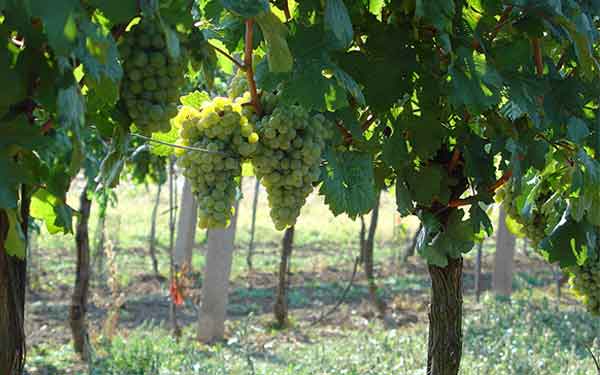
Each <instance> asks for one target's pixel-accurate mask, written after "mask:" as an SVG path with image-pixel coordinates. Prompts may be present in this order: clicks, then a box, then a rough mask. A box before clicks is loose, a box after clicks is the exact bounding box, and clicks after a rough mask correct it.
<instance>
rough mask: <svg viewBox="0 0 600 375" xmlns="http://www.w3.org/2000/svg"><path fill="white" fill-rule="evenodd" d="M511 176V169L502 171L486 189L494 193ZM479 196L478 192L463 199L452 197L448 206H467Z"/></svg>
mask: <svg viewBox="0 0 600 375" xmlns="http://www.w3.org/2000/svg"><path fill="white" fill-rule="evenodd" d="M511 177H512V171H510V170H508V171H506V172H504V174H503V175H502V177H500V178H499V179H498V180H497V181H496V182H494V183H493V184H492V185H491V186H490V187H489V188H488V191H489V192H491V193H495V192H496V190H498V189H500V187H501V186H502V185H504V184H505V183H506V182H507V181H508V180H509V179H510V178H511ZM478 198H479V195H478V194H475V195H472V196H470V197H468V198H463V199H452V200H451V201H450V202H448V207H452V208H457V207H461V206H468V205H470V204H473V203H474V202H475V201H477V199H478Z"/></svg>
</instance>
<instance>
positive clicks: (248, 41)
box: [244, 19, 262, 117]
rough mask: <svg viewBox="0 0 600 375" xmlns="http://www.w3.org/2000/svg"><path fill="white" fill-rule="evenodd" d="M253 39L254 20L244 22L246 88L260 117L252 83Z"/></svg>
mask: <svg viewBox="0 0 600 375" xmlns="http://www.w3.org/2000/svg"><path fill="white" fill-rule="evenodd" d="M253 38H254V20H252V19H247V20H246V35H245V46H244V67H245V71H246V77H247V79H248V86H249V87H250V95H251V97H252V105H253V106H254V110H255V111H256V115H257V116H258V117H261V115H262V107H261V105H260V98H259V97H258V90H256V81H254V69H253V68H252V52H253V50H254V48H253V46H252V43H253Z"/></svg>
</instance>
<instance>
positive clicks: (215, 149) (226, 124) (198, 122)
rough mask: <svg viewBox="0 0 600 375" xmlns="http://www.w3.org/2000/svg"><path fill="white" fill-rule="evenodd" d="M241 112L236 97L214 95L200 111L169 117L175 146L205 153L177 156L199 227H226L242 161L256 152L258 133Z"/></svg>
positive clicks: (188, 152) (185, 110) (189, 109)
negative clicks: (176, 134) (195, 206)
mask: <svg viewBox="0 0 600 375" xmlns="http://www.w3.org/2000/svg"><path fill="white" fill-rule="evenodd" d="M241 111H242V106H241V99H239V100H236V101H232V100H231V99H230V98H223V97H217V98H214V99H213V100H212V101H210V102H206V103H204V105H203V106H202V107H201V109H200V110H196V109H194V108H192V107H188V106H184V107H182V108H181V109H180V111H179V113H178V114H177V117H175V118H174V119H173V122H174V123H175V124H176V125H177V126H179V128H180V133H179V136H180V140H179V143H180V144H181V145H183V146H190V147H193V148H197V149H202V150H205V151H199V150H184V151H183V152H181V153H180V156H181V157H180V158H179V165H180V166H181V167H182V168H184V173H183V174H184V175H185V176H186V177H187V178H188V179H189V181H190V182H191V185H192V192H193V193H194V194H195V195H196V197H197V198H198V203H199V212H198V218H199V220H198V225H199V227H200V228H225V227H227V226H228V225H229V222H230V220H231V217H232V215H233V205H234V203H235V198H236V192H237V187H238V183H239V177H240V175H241V173H242V167H241V165H242V162H243V161H244V160H246V159H248V158H249V157H250V156H251V155H252V154H253V153H254V151H255V150H256V148H257V142H258V134H257V133H256V132H255V131H254V127H253V126H252V125H251V124H250V123H249V122H248V120H247V119H246V118H245V117H244V116H242V115H241Z"/></svg>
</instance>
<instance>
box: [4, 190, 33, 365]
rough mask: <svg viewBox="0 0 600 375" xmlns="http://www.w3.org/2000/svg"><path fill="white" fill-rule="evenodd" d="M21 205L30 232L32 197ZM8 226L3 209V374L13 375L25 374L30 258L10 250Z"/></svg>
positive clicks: (23, 223) (25, 228)
mask: <svg viewBox="0 0 600 375" xmlns="http://www.w3.org/2000/svg"><path fill="white" fill-rule="evenodd" d="M25 193H26V192H25V190H23V196H26V194H25ZM21 206H22V209H21V218H22V219H23V222H22V225H21V228H22V230H23V233H27V227H28V220H29V200H28V199H22V201H21ZM8 228H9V222H8V217H7V215H6V212H5V211H3V210H0V374H7V375H12V374H20V373H22V371H23V366H24V364H25V329H24V318H25V314H24V312H25V289H26V285H27V261H26V259H19V258H17V257H13V256H9V255H8V254H7V253H6V251H5V248H4V243H5V241H6V236H7V234H8Z"/></svg>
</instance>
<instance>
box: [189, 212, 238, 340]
mask: <svg viewBox="0 0 600 375" xmlns="http://www.w3.org/2000/svg"><path fill="white" fill-rule="evenodd" d="M237 206H238V204H237V203H236V214H235V215H234V216H233V218H232V220H231V224H230V225H229V227H227V228H226V229H209V230H208V239H207V252H206V264H205V266H204V278H203V283H202V304H201V305H200V309H199V310H198V340H199V341H201V342H204V343H213V342H215V341H219V340H222V339H223V336H224V334H225V316H226V312H227V302H228V300H229V295H228V290H229V275H230V273H231V262H232V260H233V245H234V241H235V229H236V223H237V216H238V215H237Z"/></svg>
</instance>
